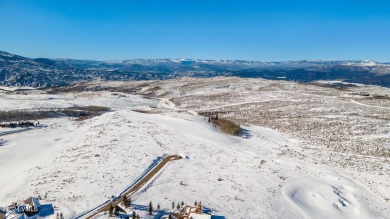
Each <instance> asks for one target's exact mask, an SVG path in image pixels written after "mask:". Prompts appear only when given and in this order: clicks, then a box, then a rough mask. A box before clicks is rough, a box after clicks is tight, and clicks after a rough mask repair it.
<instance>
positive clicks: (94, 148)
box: [0, 85, 390, 218]
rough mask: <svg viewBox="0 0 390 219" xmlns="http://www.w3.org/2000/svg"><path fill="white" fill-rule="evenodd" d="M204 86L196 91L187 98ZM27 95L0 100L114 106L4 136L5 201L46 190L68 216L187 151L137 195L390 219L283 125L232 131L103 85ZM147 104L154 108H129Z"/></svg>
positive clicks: (294, 214) (268, 212)
mask: <svg viewBox="0 0 390 219" xmlns="http://www.w3.org/2000/svg"><path fill="white" fill-rule="evenodd" d="M116 86H118V85H116ZM210 89H211V90H212V89H213V88H210ZM218 89H226V88H218ZM146 90H147V89H146ZM171 91H172V92H181V91H180V90H175V89H172V90H171ZM227 91H228V90H227ZM202 92H204V91H202V89H198V90H196V89H194V91H193V94H191V95H200V93H202ZM31 95H37V96H36V98H31V99H28V98H25V96H24V95H16V94H8V95H6V94H3V95H1V96H0V102H1V103H2V106H3V103H4V106H8V108H7V109H10V108H12V106H15V104H16V103H21V102H20V101H21V99H23V100H22V101H23V106H25V107H28V106H34V108H35V107H38V108H42V107H52V106H53V105H54V106H56V107H60V106H62V107H67V106H71V105H72V104H78V105H91V104H93V105H104V106H109V107H112V108H113V109H114V111H113V112H109V113H106V114H103V115H102V116H99V117H95V118H92V119H89V120H84V121H81V122H76V121H73V120H70V119H52V120H48V121H42V122H43V123H46V124H48V127H47V128H45V129H37V130H32V131H28V132H22V133H17V134H13V135H7V136H2V137H0V138H2V139H3V140H4V142H5V143H4V146H1V147H0V158H6V159H0V176H2V179H4V178H3V176H4V177H5V179H7V180H2V181H1V183H0V206H5V205H8V204H10V203H11V202H12V201H15V200H18V199H24V198H27V197H29V196H31V195H38V194H40V195H42V196H43V195H44V194H46V193H47V196H48V198H47V199H48V200H50V201H51V202H53V203H54V205H55V206H57V207H58V208H57V211H58V212H64V214H65V217H66V218H70V217H72V216H75V215H77V214H79V213H81V212H83V211H85V210H88V209H90V208H93V207H95V206H96V205H98V204H100V203H101V202H103V201H105V200H106V199H107V198H108V197H109V196H111V195H113V194H118V193H120V192H121V191H122V190H123V189H124V188H125V187H126V186H128V185H129V184H131V182H132V181H133V180H134V179H135V178H137V177H138V176H139V175H140V174H141V173H142V172H143V171H144V170H145V169H146V167H147V166H148V165H150V164H151V162H152V161H153V160H154V159H155V158H156V157H157V156H161V155H162V154H183V155H185V156H188V158H189V159H182V160H179V161H175V162H173V163H171V164H169V165H168V166H167V167H166V168H164V170H163V171H162V172H161V173H160V174H159V175H158V177H156V178H155V179H154V180H153V181H152V182H151V183H150V184H149V185H147V186H145V188H144V189H143V190H142V191H139V192H138V193H136V194H135V195H134V196H133V197H132V199H133V202H134V203H137V204H143V205H147V204H148V203H149V201H153V203H155V205H157V203H159V204H160V205H161V207H162V208H169V207H170V206H171V202H172V201H175V203H177V202H179V201H184V202H185V203H193V202H194V201H195V200H197V201H202V203H203V204H204V205H205V206H208V207H210V208H212V209H214V213H215V214H219V215H225V216H227V218H389V217H390V210H389V204H388V203H387V202H386V201H385V200H384V199H383V198H382V197H381V196H378V195H376V193H375V192H373V191H372V189H371V187H370V185H369V184H368V183H367V182H366V181H365V180H364V179H362V178H361V177H360V176H359V175H357V174H354V173H353V172H350V171H349V170H348V171H344V170H343V169H342V168H339V167H331V165H327V164H323V163H317V164H316V163H315V162H312V161H311V160H309V159H304V158H301V157H294V156H291V153H292V152H291V151H299V152H300V153H302V154H303V155H305V153H306V150H302V149H301V147H302V145H301V144H302V141H300V140H299V139H296V138H293V137H291V136H290V135H286V134H283V133H281V132H279V131H276V130H273V129H270V128H265V127H260V126H256V125H246V126H244V128H245V129H246V130H248V137H249V138H248V139H243V138H240V137H232V136H227V135H225V134H222V133H220V132H219V131H218V130H216V129H215V128H214V127H212V126H210V125H209V124H208V123H207V121H206V120H205V119H204V118H202V117H200V116H198V115H196V113H194V112H192V111H187V110H181V109H180V108H181V107H180V105H179V106H175V105H174V104H173V103H172V102H170V101H169V100H166V99H161V100H160V102H156V100H153V99H146V98H142V97H140V96H135V95H130V94H125V97H124V96H122V97H119V96H118V95H112V94H111V93H110V92H99V91H96V92H81V93H66V94H57V95H56V99H55V101H54V99H51V98H50V97H51V95H47V94H42V93H40V94H31ZM27 96H28V95H27ZM32 97H34V96H32ZM36 99H39V101H37V100H36ZM53 101H54V103H53ZM244 101H246V100H244ZM258 101H260V100H258ZM232 104H234V102H232ZM150 105H156V106H158V109H153V110H151V111H150V112H149V113H140V112H134V111H132V110H133V109H141V110H150V108H149V106H150ZM203 106H204V107H209V106H205V105H203ZM212 107H214V106H212ZM0 110H1V109H0ZM27 149H29V150H30V151H28V155H27V154H24V153H25V152H23V150H27ZM22 152H23V153H22ZM17 153H22V154H21V155H17ZM11 157H12V158H11ZM28 164H29V165H28ZM14 166H15V167H17V168H16V169H17V171H15V173H11V172H12V171H9V170H10V169H13V167H14ZM362 174H363V175H364V174H365V173H362ZM365 176H369V175H368V174H367V175H365ZM219 178H220V179H222V180H221V181H219V180H218V179H219ZM382 179H384V180H388V179H389V178H388V175H384V176H382Z"/></svg>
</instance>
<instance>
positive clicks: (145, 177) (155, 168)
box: [74, 155, 182, 219]
mask: <svg viewBox="0 0 390 219" xmlns="http://www.w3.org/2000/svg"><path fill="white" fill-rule="evenodd" d="M181 158H182V157H181V156H179V155H169V156H166V157H164V158H163V159H162V160H161V162H159V163H157V164H156V165H154V164H152V165H151V166H150V167H149V168H148V169H147V171H146V172H145V173H144V174H142V176H141V177H140V178H139V179H138V180H136V182H135V183H133V184H132V185H131V186H129V187H128V188H126V189H125V191H123V192H122V193H121V194H120V195H119V196H118V197H116V198H115V199H114V200H112V201H111V200H108V201H106V202H104V203H102V204H101V205H99V206H97V207H96V208H94V209H92V210H90V211H87V212H85V213H83V214H82V215H79V216H77V217H75V218H74V219H81V218H85V219H90V218H93V217H94V216H96V215H97V214H99V213H101V212H105V211H108V210H109V207H110V205H112V206H113V207H115V206H117V205H118V204H119V203H120V202H121V201H122V197H123V196H124V195H127V196H128V195H132V194H134V193H135V192H137V191H138V190H139V189H141V188H142V186H144V185H145V184H146V183H147V182H148V181H149V180H150V179H152V178H153V177H154V176H155V175H156V174H157V173H158V172H159V171H160V170H161V169H162V168H163V167H164V166H165V165H166V164H168V163H169V162H170V161H174V160H179V159H181Z"/></svg>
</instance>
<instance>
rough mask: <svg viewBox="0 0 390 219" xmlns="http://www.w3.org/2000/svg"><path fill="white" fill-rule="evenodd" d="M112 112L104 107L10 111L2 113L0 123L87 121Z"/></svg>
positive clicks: (0, 113) (0, 112)
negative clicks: (70, 118)
mask: <svg viewBox="0 0 390 219" xmlns="http://www.w3.org/2000/svg"><path fill="white" fill-rule="evenodd" d="M110 110H111V109H110V108H109V107H102V106H82V107H68V108H51V109H41V110H9V111H0V122H11V121H27V120H40V119H48V118H56V117H76V118H80V119H85V118H91V117H94V116H99V115H101V114H103V113H104V112H108V111H110Z"/></svg>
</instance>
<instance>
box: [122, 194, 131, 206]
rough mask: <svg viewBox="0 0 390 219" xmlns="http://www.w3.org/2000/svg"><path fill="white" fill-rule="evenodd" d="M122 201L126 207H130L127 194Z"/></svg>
mask: <svg viewBox="0 0 390 219" xmlns="http://www.w3.org/2000/svg"><path fill="white" fill-rule="evenodd" d="M122 202H123V205H124V206H125V207H129V200H127V197H126V195H124V196H123V198H122Z"/></svg>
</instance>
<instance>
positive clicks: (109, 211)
mask: <svg viewBox="0 0 390 219" xmlns="http://www.w3.org/2000/svg"><path fill="white" fill-rule="evenodd" d="M113 211H114V207H113V206H112V204H111V205H110V207H109V208H108V215H110V217H111V216H112V212H113Z"/></svg>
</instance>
